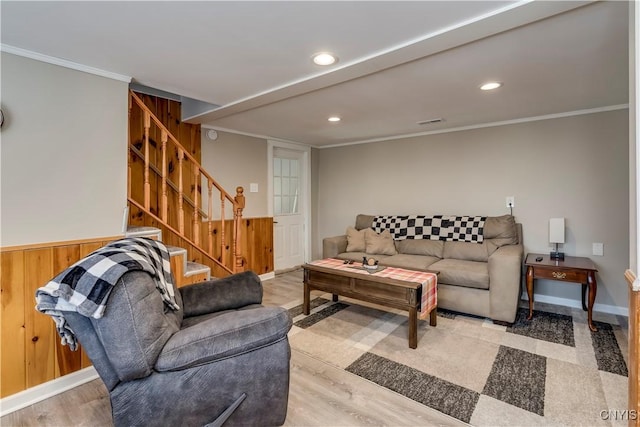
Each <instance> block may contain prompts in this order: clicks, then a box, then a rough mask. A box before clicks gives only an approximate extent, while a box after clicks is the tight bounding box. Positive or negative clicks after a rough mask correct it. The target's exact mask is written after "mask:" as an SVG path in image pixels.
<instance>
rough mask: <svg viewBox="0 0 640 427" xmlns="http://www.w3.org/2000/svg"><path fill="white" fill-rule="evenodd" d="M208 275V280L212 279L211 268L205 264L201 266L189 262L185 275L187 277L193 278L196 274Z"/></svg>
mask: <svg viewBox="0 0 640 427" xmlns="http://www.w3.org/2000/svg"><path fill="white" fill-rule="evenodd" d="M201 273H207V278H209V277H211V268H210V267H209V266H207V265H204V264H199V263H197V262H193V261H187V269H186V271H185V273H184V275H185V276H186V277H188V276H193V275H195V274H201Z"/></svg>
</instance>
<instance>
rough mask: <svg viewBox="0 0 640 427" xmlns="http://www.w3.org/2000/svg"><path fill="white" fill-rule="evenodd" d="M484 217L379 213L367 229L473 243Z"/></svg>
mask: <svg viewBox="0 0 640 427" xmlns="http://www.w3.org/2000/svg"><path fill="white" fill-rule="evenodd" d="M486 219H487V217H486V216H445V215H434V216H424V215H404V216H399V215H379V216H376V217H374V218H373V225H372V226H371V228H373V230H374V231H375V232H376V233H381V232H383V231H384V230H389V232H390V233H391V235H392V236H393V238H394V239H395V240H404V239H428V240H445V241H451V242H476V243H481V242H482V241H483V239H484V234H483V232H484V222H485V221H486Z"/></svg>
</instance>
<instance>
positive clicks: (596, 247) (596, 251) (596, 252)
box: [592, 243, 604, 256]
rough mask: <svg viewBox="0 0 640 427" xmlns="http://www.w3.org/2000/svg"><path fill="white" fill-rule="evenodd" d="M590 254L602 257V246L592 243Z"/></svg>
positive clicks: (601, 244)
mask: <svg viewBox="0 0 640 427" xmlns="http://www.w3.org/2000/svg"><path fill="white" fill-rule="evenodd" d="M592 252H593V254H594V255H596V256H604V244H603V243H594V244H593V250H592Z"/></svg>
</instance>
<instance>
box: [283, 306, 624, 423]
mask: <svg viewBox="0 0 640 427" xmlns="http://www.w3.org/2000/svg"><path fill="white" fill-rule="evenodd" d="M327 296H328V295H325V297H327ZM536 308H537V309H538V311H536V312H535V313H534V318H533V319H532V321H527V320H526V314H527V310H526V309H525V308H524V307H523V308H521V309H519V311H518V317H517V319H516V321H515V323H514V324H513V325H512V326H498V325H494V324H493V323H492V322H491V321H490V320H487V319H484V318H478V317H472V316H467V315H463V314H460V313H454V312H449V311H444V310H439V312H438V325H437V326H436V327H432V326H429V323H428V321H420V322H419V325H418V348H417V349H415V350H412V349H410V348H409V347H408V341H407V334H408V323H407V316H406V314H405V313H403V312H401V311H395V310H387V309H381V308H376V306H373V305H369V304H365V303H362V302H357V301H354V300H349V299H343V298H341V299H340V301H338V302H335V303H334V302H331V301H330V300H329V299H327V298H323V297H318V298H315V299H314V300H312V311H311V314H310V315H308V316H304V315H303V314H302V307H301V306H295V307H292V308H290V310H289V311H290V313H291V315H292V317H293V319H294V327H293V329H292V331H291V333H290V337H289V340H290V343H291V346H292V347H293V348H295V349H296V350H298V351H302V352H305V353H307V354H310V355H312V356H313V357H316V358H319V359H321V360H323V361H325V362H327V363H330V364H332V365H334V366H337V367H339V368H341V369H344V370H346V371H348V372H351V373H353V374H356V375H359V376H361V377H363V378H366V379H368V380H370V381H372V382H374V383H376V384H378V385H380V386H383V387H386V388H388V389H391V390H393V391H395V392H398V393H400V394H403V395H405V396H407V397H408V398H410V399H413V400H415V401H417V402H420V403H422V404H424V405H426V406H429V407H431V408H433V409H436V410H438V411H440V412H443V413H445V414H448V415H450V416H453V417H455V418H457V419H459V420H461V421H464V422H467V423H470V424H472V425H476V426H499V425H504V426H515V425H517V426H541V425H564V426H573V425H575V426H578V425H584V426H611V425H626V420H620V421H617V422H616V421H614V420H612V419H611V418H612V417H610V416H608V414H611V413H615V412H614V411H616V410H617V411H619V412H622V411H623V410H624V409H625V408H626V403H627V365H626V357H627V354H628V351H627V335H626V334H627V329H626V327H621V326H620V323H623V322H624V318H622V319H619V318H618V317H616V316H611V315H602V314H600V313H594V319H597V320H598V321H597V322H596V325H597V326H598V329H599V330H598V332H591V331H590V330H589V328H588V326H587V321H586V313H584V312H583V311H582V310H578V309H571V308H566V307H553V306H545V305H544V304H537V305H536ZM623 324H624V323H623Z"/></svg>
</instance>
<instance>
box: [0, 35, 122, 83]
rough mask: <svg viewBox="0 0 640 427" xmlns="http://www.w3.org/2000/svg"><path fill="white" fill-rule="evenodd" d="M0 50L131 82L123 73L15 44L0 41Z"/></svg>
mask: <svg viewBox="0 0 640 427" xmlns="http://www.w3.org/2000/svg"><path fill="white" fill-rule="evenodd" d="M0 51H1V52H5V53H11V54H13V55H18V56H22V57H25V58H29V59H33V60H36V61H40V62H46V63H48V64H53V65H58V66H60V67H65V68H70V69H72V70H76V71H82V72H84V73H89V74H94V75H96V76H100V77H106V78H108V79H112V80H118V81H121V82H125V83H131V80H132V77H129V76H125V75H124V74H118V73H113V72H111V71H106V70H101V69H99V68H94V67H90V66H88V65H83V64H78V63H77V62H72V61H67V60H66V59H60V58H56V57H54V56H49V55H44V54H42V53H38V52H33V51H30V50H26V49H22V48H19V47H15V46H10V45H8V44H4V43H0Z"/></svg>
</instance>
